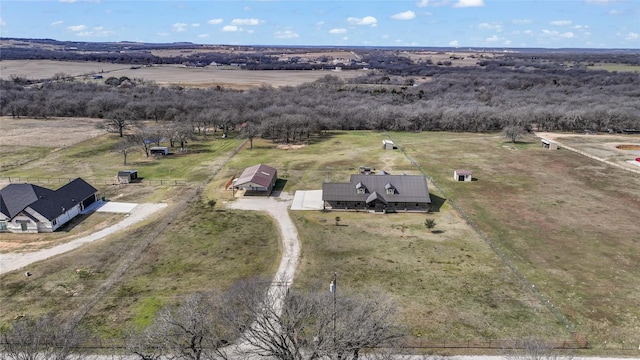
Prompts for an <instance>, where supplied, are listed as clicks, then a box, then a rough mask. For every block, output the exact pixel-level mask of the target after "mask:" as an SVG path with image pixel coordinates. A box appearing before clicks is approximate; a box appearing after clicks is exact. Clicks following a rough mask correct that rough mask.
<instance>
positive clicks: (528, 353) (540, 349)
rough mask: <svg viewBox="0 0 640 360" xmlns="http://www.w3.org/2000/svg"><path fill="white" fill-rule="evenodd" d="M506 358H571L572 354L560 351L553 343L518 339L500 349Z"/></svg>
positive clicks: (548, 359)
mask: <svg viewBox="0 0 640 360" xmlns="http://www.w3.org/2000/svg"><path fill="white" fill-rule="evenodd" d="M502 353H503V357H504V358H505V359H506V360H572V359H573V355H572V354H570V353H566V352H561V350H559V349H557V348H556V347H555V346H554V344H553V343H551V342H548V341H544V340H539V339H524V340H518V341H516V342H515V343H514V345H513V347H511V348H505V349H502Z"/></svg>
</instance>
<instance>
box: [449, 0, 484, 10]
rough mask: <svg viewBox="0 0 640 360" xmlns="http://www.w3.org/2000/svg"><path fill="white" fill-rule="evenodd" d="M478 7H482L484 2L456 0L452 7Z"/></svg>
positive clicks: (482, 0)
mask: <svg viewBox="0 0 640 360" xmlns="http://www.w3.org/2000/svg"><path fill="white" fill-rule="evenodd" d="M478 6H484V0H458V2H457V3H455V4H454V5H453V7H457V8H464V7H478Z"/></svg>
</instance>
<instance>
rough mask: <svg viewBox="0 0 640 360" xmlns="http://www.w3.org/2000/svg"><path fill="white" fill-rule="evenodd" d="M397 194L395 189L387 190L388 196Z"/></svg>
mask: <svg viewBox="0 0 640 360" xmlns="http://www.w3.org/2000/svg"><path fill="white" fill-rule="evenodd" d="M395 193H396V191H395V189H394V188H389V189H387V194H388V195H393V194H395Z"/></svg>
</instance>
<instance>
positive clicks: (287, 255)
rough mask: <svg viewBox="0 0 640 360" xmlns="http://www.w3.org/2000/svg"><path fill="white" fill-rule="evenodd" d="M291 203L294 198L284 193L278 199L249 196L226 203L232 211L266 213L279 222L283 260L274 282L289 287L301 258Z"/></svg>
mask: <svg viewBox="0 0 640 360" xmlns="http://www.w3.org/2000/svg"><path fill="white" fill-rule="evenodd" d="M291 201H292V196H291V195H290V194H288V193H284V192H283V193H281V194H280V196H278V197H258V196H247V197H241V198H238V199H236V200H234V201H230V202H227V203H226V205H227V207H228V208H230V209H239V210H256V211H265V212H267V213H268V214H269V215H271V216H272V217H273V218H274V219H275V220H276V221H277V222H278V225H279V227H280V232H281V233H282V259H281V260H280V266H279V267H278V271H277V272H276V275H275V276H274V280H275V281H277V282H278V285H280V286H287V287H288V286H290V285H291V283H292V282H293V275H294V273H295V271H296V265H297V264H298V258H299V257H300V240H298V230H296V227H295V225H293V221H291V217H289V212H288V211H287V209H288V208H289V206H290V205H291Z"/></svg>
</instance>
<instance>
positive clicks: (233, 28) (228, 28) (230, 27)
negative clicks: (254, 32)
mask: <svg viewBox="0 0 640 360" xmlns="http://www.w3.org/2000/svg"><path fill="white" fill-rule="evenodd" d="M222 31H224V32H238V31H242V28H241V27H239V26H235V25H225V26H224V27H223V28H222Z"/></svg>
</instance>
